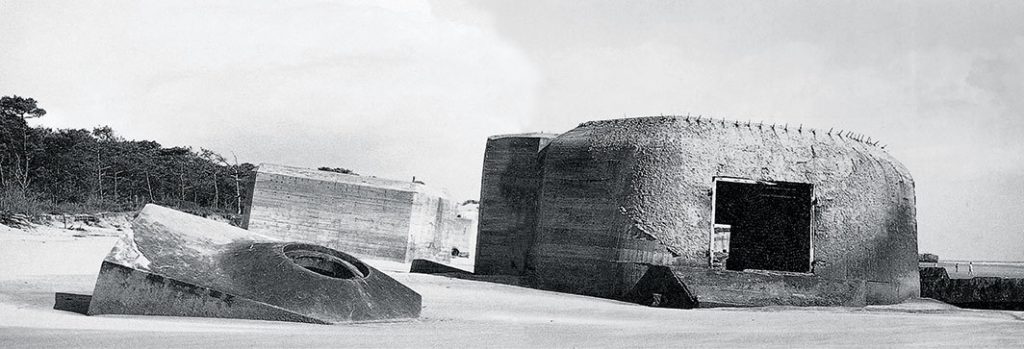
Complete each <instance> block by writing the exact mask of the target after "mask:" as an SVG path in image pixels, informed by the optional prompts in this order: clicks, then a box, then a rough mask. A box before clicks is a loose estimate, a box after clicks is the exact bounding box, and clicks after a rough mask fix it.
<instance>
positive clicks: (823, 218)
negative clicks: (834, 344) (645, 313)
mask: <svg viewBox="0 0 1024 349" xmlns="http://www.w3.org/2000/svg"><path fill="white" fill-rule="evenodd" d="M524 158H525V156H524ZM537 159H538V160H533V161H539V164H540V165H539V166H540V173H541V176H542V177H541V178H542V179H541V183H540V190H539V192H538V193H539V194H538V195H537V203H536V210H535V212H536V219H535V222H534V231H533V234H534V236H533V243H532V244H530V248H529V251H528V253H527V265H526V267H525V268H523V269H524V271H523V273H524V274H525V275H527V277H528V278H529V280H530V283H531V284H532V285H534V286H536V287H540V288H543V289H548V290H556V291H565V292H572V293H578V294H585V295H593V296H600V297H608V298H621V297H622V296H623V295H625V294H626V293H628V292H629V291H630V290H632V288H633V286H634V285H635V284H636V283H637V281H638V280H640V278H641V277H642V276H643V273H644V271H645V270H646V269H645V268H644V267H642V265H644V264H653V265H679V266H691V267H698V268H708V267H710V262H709V253H710V251H709V249H710V246H709V245H710V242H709V241H710V238H711V237H710V234H711V229H712V219H713V217H712V197H711V195H710V194H711V192H712V186H713V183H714V179H715V178H716V177H733V178H743V179H750V180H756V181H779V182H794V183H807V184H810V185H813V195H814V198H815V200H814V202H813V208H812V210H813V212H812V214H811V217H812V226H811V231H812V232H811V239H812V244H811V246H812V253H813V259H812V262H813V266H814V267H813V273H814V275H815V276H818V277H821V278H825V279H830V280H860V281H863V282H864V283H865V293H866V296H865V297H866V301H867V303H869V304H891V303H897V302H899V301H901V300H903V299H907V298H909V297H916V296H918V295H919V293H920V282H919V277H918V273H917V223H916V213H915V212H916V211H915V197H914V183H913V180H912V179H911V177H910V174H909V173H908V172H907V170H906V169H905V168H904V167H903V166H902V165H901V164H900V163H899V162H898V161H896V160H895V159H893V158H892V157H891V156H889V155H888V154H887V153H886V152H885V151H883V150H882V149H880V148H878V147H875V146H872V145H869V144H867V143H865V142H862V141H857V140H852V139H850V138H849V137H848V136H845V135H839V134H838V133H830V132H828V131H823V130H811V129H805V128H802V127H793V126H788V127H783V126H782V125H779V126H774V125H757V124H752V125H750V124H747V123H740V122H730V121H723V120H707V119H703V120H699V119H697V118H685V117H648V118H632V119H617V120H606V121H595V122H588V123H584V124H581V125H580V126H579V127H577V128H575V129H573V130H571V131H569V132H567V133H565V134H562V135H560V136H558V137H557V138H555V139H553V140H551V142H550V143H549V144H547V146H546V147H544V149H543V150H542V151H541V152H540V154H539V155H538V157H537ZM522 161H525V162H526V163H528V164H529V161H531V160H529V159H526V160H522ZM505 167H506V168H510V167H513V166H512V165H505ZM527 167H528V166H527ZM506 174H507V175H514V174H516V172H515V171H504V172H503V171H501V170H500V169H498V170H495V171H488V170H487V166H486V163H485V171H484V179H483V183H484V184H487V183H488V181H493V180H495V179H494V178H495V177H500V176H502V175H506ZM488 187H492V186H488V185H485V186H484V188H485V189H483V190H482V191H481V204H482V205H481V215H482V218H481V219H482V220H484V219H488V218H485V217H486V216H487V215H486V212H489V211H488V210H490V208H489V207H488V205H489V204H492V205H493V203H495V202H502V200H504V201H510V199H509V198H511V197H515V196H513V195H511V194H509V193H503V192H496V191H487V189H486V188H488ZM517 195H519V197H525V198H529V196H528V193H527V194H517ZM522 201H523V202H521V203H520V204H523V205H526V206H528V205H529V204H530V203H529V200H528V199H527V200H522ZM529 218H530V217H528V216H524V215H512V216H510V217H509V218H508V220H506V221H505V223H504V224H513V223H514V224H515V226H516V227H520V228H516V229H517V231H520V233H517V234H518V235H520V236H522V235H527V236H528V235H529V233H522V231H524V230H525V229H526V228H521V227H529V222H525V223H520V221H519V220H520V219H524V220H527V221H528V220H529ZM482 223H483V221H482ZM487 224H488V225H491V226H495V225H498V224H502V223H500V222H496V223H495V222H488V223H487ZM483 231H485V228H483V225H482V226H481V232H483ZM523 239H524V240H525V239H527V238H523ZM481 243H483V240H482V241H481ZM481 246H482V245H481ZM505 248H506V249H508V250H517V249H521V248H520V247H516V245H514V244H507V245H505ZM478 254H479V255H480V256H478V258H489V257H488V256H484V255H483V254H484V251H480V252H479V253H478ZM513 272H514V271H513Z"/></svg>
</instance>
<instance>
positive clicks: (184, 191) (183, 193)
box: [0, 95, 255, 215]
mask: <svg viewBox="0 0 1024 349" xmlns="http://www.w3.org/2000/svg"><path fill="white" fill-rule="evenodd" d="M45 115H46V110H44V109H42V108H40V107H39V106H38V105H37V102H36V101H35V100H34V99H32V98H23V97H19V96H16V95H15V96H5V97H0V190H2V193H0V194H2V195H0V214H7V215H11V214H17V213H21V214H29V215H31V214H37V213H47V212H39V211H40V210H42V211H50V212H48V213H72V212H66V211H79V212H87V211H115V210H133V209H138V208H140V207H141V206H143V205H145V204H147V203H157V204H160V205H165V206H170V207H175V208H178V209H182V210H184V211H188V212H193V213H197V214H203V215H206V214H210V213H219V214H229V215H241V214H242V212H244V211H245V210H246V209H247V208H246V207H244V205H245V203H246V200H245V197H246V195H249V194H248V193H247V190H246V188H251V183H252V181H253V179H254V175H255V171H254V169H255V166H253V165H252V164H249V163H238V161H237V159H232V160H231V161H229V160H228V159H226V158H225V157H224V156H221V155H220V154H217V153H216V152H213V151H211V150H208V149H200V150H199V151H195V150H193V149H192V148H191V147H164V146H162V145H160V144H159V143H157V142H154V141H145V140H144V141H136V140H126V139H124V138H122V137H119V136H118V135H117V134H116V133H115V132H114V130H113V129H111V128H110V127H109V126H101V127H96V128H93V129H92V130H86V129H51V128H46V127H38V126H37V127H31V126H29V124H28V121H29V120H30V119H34V118H40V117H43V116H45ZM53 211H65V212H53ZM74 213H77V212H74Z"/></svg>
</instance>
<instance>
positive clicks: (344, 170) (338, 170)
mask: <svg viewBox="0 0 1024 349" xmlns="http://www.w3.org/2000/svg"><path fill="white" fill-rule="evenodd" d="M317 170H320V171H327V172H336V173H343V174H350V175H353V176H358V175H359V174H358V173H355V172H352V170H350V169H347V168H341V167H327V166H321V167H318V168H317Z"/></svg>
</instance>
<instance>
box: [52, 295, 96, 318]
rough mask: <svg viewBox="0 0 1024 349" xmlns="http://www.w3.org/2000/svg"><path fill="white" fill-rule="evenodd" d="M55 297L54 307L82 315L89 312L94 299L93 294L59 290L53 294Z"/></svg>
mask: <svg viewBox="0 0 1024 349" xmlns="http://www.w3.org/2000/svg"><path fill="white" fill-rule="evenodd" d="M53 298H54V299H53V309H56V310H63V311H70V312H73V313H79V314H82V315H88V314H89V303H90V302H91V301H92V296H90V295H87V294H74V293H64V292H57V293H55V294H54V295H53Z"/></svg>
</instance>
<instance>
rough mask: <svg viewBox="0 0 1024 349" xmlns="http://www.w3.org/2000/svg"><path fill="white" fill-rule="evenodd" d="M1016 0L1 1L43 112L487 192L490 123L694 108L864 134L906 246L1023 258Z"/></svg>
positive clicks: (13, 86) (130, 134)
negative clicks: (913, 227)
mask: <svg viewBox="0 0 1024 349" xmlns="http://www.w3.org/2000/svg"><path fill="white" fill-rule="evenodd" d="M1021 18H1024V2H1019V1H970V2H966V1H848V2H847V1H813V2H812V1H770V2H769V1H729V2H720V1H599V0H588V1H454V0H453V1H428V0H399V1H395V0H392V1H383V2H372V1H301V0H290V1H241V0H229V1H218V2H211V1H174V2H166V1H91V2H82V1H3V2H0V95H12V94H17V95H21V96H27V97H32V98H35V99H36V100H38V101H39V102H40V106H41V107H43V108H45V109H47V111H48V112H49V113H48V114H47V115H46V116H45V117H44V118H41V119H38V121H36V123H37V124H39V125H43V126H48V127H61V128H91V127H94V126H99V125H109V126H111V127H113V128H114V129H115V130H116V131H117V132H118V134H119V135H121V136H123V137H125V138H128V139H151V140H156V141H158V142H160V143H161V144H163V145H165V146H192V147H194V148H196V149H198V148H208V149H212V150H215V151H218V152H220V153H222V154H225V155H227V156H228V157H229V158H231V157H232V156H237V158H238V160H239V161H243V162H252V163H257V164H258V163H262V162H268V163H279V164H290V165H297V166H307V167H318V166H331V167H345V168H349V169H352V170H354V171H356V172H358V173H361V174H365V175H375V176H378V177H386V178H395V179H410V180H411V178H412V177H413V176H416V178H417V180H422V181H425V182H426V183H427V184H428V185H435V186H441V187H444V188H446V189H447V190H448V191H449V192H450V193H452V195H453V196H454V197H455V198H456V199H459V200H462V199H474V198H477V197H478V196H479V187H480V173H481V168H480V165H481V163H482V160H483V149H484V144H485V142H486V137H487V136H489V135H494V134H505V133H517V132H532V131H546V132H565V131H567V130H569V129H571V128H573V127H575V126H576V125H578V124H579V123H581V122H584V121H588V120H595V119H608V118H616V117H623V116H641V115H660V114H665V115H669V114H675V115H685V114H688V113H689V114H694V115H697V114H702V115H705V116H711V117H716V118H727V119H738V120H754V121H765V122H778V123H789V124H803V125H805V126H807V127H815V128H823V129H827V128H830V127H835V128H838V129H844V130H851V131H854V132H858V133H861V134H865V135H868V136H871V137H872V139H877V140H880V141H881V142H882V144H886V145H887V147H886V148H887V149H888V151H889V152H890V154H892V155H893V156H895V157H896V158H897V159H899V160H901V161H902V162H903V163H904V164H905V165H906V167H907V168H908V169H909V170H910V172H911V174H912V175H913V177H914V180H915V183H916V194H917V208H918V212H917V213H918V235H919V246H920V250H921V251H922V252H932V253H937V254H939V256H940V257H942V258H943V259H975V260H1018V261H1024V161H1022V160H1024V155H1022V154H1024V137H1022V134H1024V21H1022V20H1020V19H1021Z"/></svg>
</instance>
